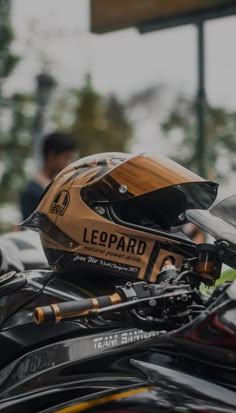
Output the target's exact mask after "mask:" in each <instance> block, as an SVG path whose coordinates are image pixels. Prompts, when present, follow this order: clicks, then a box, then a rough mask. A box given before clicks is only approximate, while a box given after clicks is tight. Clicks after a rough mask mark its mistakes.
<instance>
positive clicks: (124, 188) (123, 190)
mask: <svg viewBox="0 0 236 413" xmlns="http://www.w3.org/2000/svg"><path fill="white" fill-rule="evenodd" d="M127 191H128V188H127V186H126V185H121V186H120V188H119V192H120V193H121V194H125V193H126V192H127Z"/></svg>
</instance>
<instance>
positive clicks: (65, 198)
mask: <svg viewBox="0 0 236 413" xmlns="http://www.w3.org/2000/svg"><path fill="white" fill-rule="evenodd" d="M69 203H70V194H69V192H67V191H65V190H62V191H60V192H58V194H57V195H56V196H55V198H54V200H53V202H52V205H51V207H50V212H52V213H53V214H57V215H64V213H65V210H66V208H67V207H68V205H69Z"/></svg>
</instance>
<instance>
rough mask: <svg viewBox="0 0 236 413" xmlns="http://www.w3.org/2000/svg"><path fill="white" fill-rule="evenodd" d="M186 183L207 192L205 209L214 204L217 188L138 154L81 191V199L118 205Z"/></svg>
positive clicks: (173, 164) (158, 159)
mask: <svg viewBox="0 0 236 413" xmlns="http://www.w3.org/2000/svg"><path fill="white" fill-rule="evenodd" d="M187 183H199V184H201V183H202V184H204V185H202V188H203V190H204V191H207V192H209V193H208V196H209V197H210V202H209V201H208V202H207V204H208V205H207V207H208V206H210V205H211V203H212V202H213V201H214V200H215V198H216V195H217V187H218V184H216V183H214V182H212V181H206V180H205V179H203V178H201V177H200V176H198V175H196V174H195V173H193V172H191V171H189V170H188V169H186V168H184V167H183V166H181V165H179V164H177V163H176V162H174V161H172V160H170V159H168V158H165V157H159V156H158V157H155V156H153V155H149V154H141V155H138V156H134V157H132V158H130V159H128V160H126V161H125V162H123V163H121V164H120V165H118V166H116V167H115V168H113V169H111V170H110V171H109V172H108V173H106V174H105V175H103V176H102V177H101V178H100V179H99V180H97V181H95V182H92V183H91V184H90V185H88V186H87V187H86V189H85V190H84V191H83V197H85V199H86V201H87V202H108V201H110V202H113V201H121V200H125V199H130V198H133V197H138V196H141V195H144V194H147V193H150V192H153V191H156V190H158V189H163V188H166V187H170V186H174V185H179V184H187ZM206 184H207V185H206ZM200 187H201V185H200ZM198 189H199V186H198ZM196 196H197V194H196Z"/></svg>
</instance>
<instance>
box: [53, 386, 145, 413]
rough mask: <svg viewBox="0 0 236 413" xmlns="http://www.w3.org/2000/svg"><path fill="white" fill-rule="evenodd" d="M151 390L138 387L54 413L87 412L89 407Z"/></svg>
mask: <svg viewBox="0 0 236 413" xmlns="http://www.w3.org/2000/svg"><path fill="white" fill-rule="evenodd" d="M151 388H152V387H151V386H147V387H139V388H138V389H133V390H128V391H124V392H122V393H118V394H111V395H109V396H104V397H101V398H100V399H95V400H90V401H88V402H82V403H78V404H76V405H74V406H70V407H65V408H64V409H61V410H55V411H54V413H78V412H82V411H83V410H87V409H89V408H90V407H94V406H98V405H100V404H104V403H107V402H111V401H113V400H119V399H124V398H125V397H129V396H133V395H135V394H138V393H142V392H145V391H147V390H149V389H151Z"/></svg>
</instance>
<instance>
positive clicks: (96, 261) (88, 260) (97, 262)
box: [73, 253, 140, 275]
mask: <svg viewBox="0 0 236 413" xmlns="http://www.w3.org/2000/svg"><path fill="white" fill-rule="evenodd" d="M73 261H74V262H81V263H83V264H90V265H94V266H98V267H103V268H107V269H109V270H113V271H117V272H120V273H123V274H135V275H138V274H139V271H140V268H139V267H134V266H129V265H125V264H121V263H116V262H114V261H109V260H105V259H104V258H102V259H101V258H97V257H93V256H92V255H84V254H78V253H75V254H74V257H73Z"/></svg>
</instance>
